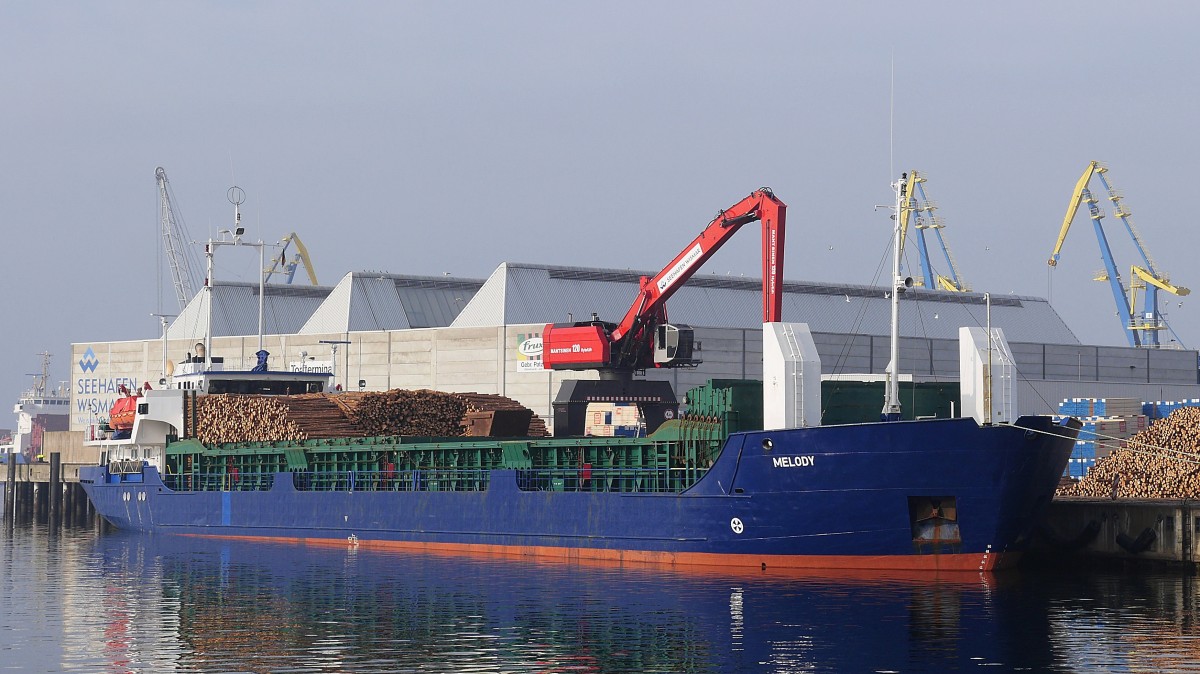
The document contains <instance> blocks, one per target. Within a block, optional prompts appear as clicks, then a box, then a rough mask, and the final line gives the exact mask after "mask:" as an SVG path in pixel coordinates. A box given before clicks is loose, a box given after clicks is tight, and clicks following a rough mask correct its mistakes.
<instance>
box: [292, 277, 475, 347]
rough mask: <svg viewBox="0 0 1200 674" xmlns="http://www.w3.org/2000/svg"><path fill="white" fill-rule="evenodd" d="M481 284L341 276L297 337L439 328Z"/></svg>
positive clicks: (465, 280)
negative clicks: (300, 335)
mask: <svg viewBox="0 0 1200 674" xmlns="http://www.w3.org/2000/svg"><path fill="white" fill-rule="evenodd" d="M482 285H483V281H481V280H478V279H460V278H451V277H445V276H432V277H431V276H401V275H397V274H383V273H371V272H355V273H352V274H346V276H344V277H343V278H342V280H341V281H340V282H339V283H338V284H337V286H336V287H334V289H333V291H332V292H331V293H329V298H328V299H327V300H325V302H323V303H322V304H321V306H320V307H318V308H317V310H316V311H314V312H313V314H312V317H311V318H309V319H308V321H307V322H305V324H304V326H303V327H301V328H300V330H299V332H300V334H307V335H311V334H322V333H336V332H355V331H368V330H403V329H406V328H440V327H445V326H447V325H450V323H451V322H452V321H453V320H454V318H455V317H456V316H458V313H459V312H460V311H462V309H463V307H465V306H466V305H467V303H469V302H470V301H471V298H473V297H474V296H475V293H476V292H478V290H479V288H480V286H482Z"/></svg>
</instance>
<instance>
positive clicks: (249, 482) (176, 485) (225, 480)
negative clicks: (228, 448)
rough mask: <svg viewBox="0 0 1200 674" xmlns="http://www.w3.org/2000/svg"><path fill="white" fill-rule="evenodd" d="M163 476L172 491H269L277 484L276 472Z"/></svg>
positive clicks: (164, 481) (164, 482)
mask: <svg viewBox="0 0 1200 674" xmlns="http://www.w3.org/2000/svg"><path fill="white" fill-rule="evenodd" d="M161 477H162V481H163V484H165V485H166V486H167V488H169V489H171V490H172V491H267V490H268V489H270V488H271V487H272V486H274V484H275V474H274V473H238V472H229V473H227V472H221V473H174V474H167V475H162V476H161Z"/></svg>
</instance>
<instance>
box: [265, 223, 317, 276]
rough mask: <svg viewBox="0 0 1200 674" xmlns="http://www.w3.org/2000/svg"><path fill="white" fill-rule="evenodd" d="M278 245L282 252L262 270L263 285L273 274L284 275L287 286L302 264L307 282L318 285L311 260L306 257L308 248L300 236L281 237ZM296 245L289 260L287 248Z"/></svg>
mask: <svg viewBox="0 0 1200 674" xmlns="http://www.w3.org/2000/svg"><path fill="white" fill-rule="evenodd" d="M279 243H281V244H283V250H281V251H280V252H279V255H278V256H277V257H276V258H275V259H274V260H273V261H272V262H271V266H270V267H268V268H266V269H264V270H263V283H269V282H270V281H271V277H272V276H273V275H275V274H286V275H287V281H285V282H286V283H287V284H288V285H291V283H292V281H293V280H295V278H296V269H297V268H298V267H299V266H300V265H301V264H303V265H304V271H306V272H308V282H309V283H311V284H312V285H320V284H318V283H317V272H316V270H314V269H313V265H312V259H311V258H309V257H308V248H306V247H305V245H304V242H303V241H301V240H300V235H299V234H297V233H295V232H292V233H291V234H288V235H287V236H285V237H283V238H282V239H281V240H280V241H279ZM293 243H294V244H296V252H295V254H294V255H292V258H291V259H290V260H289V259H288V256H287V250H288V246H290V245H292V244H293Z"/></svg>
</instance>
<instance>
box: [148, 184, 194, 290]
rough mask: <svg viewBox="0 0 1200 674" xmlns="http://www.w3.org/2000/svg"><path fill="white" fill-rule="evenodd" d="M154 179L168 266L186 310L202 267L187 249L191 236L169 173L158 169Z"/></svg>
mask: <svg viewBox="0 0 1200 674" xmlns="http://www.w3.org/2000/svg"><path fill="white" fill-rule="evenodd" d="M154 178H155V180H156V181H157V182H158V203H159V228H160V230H161V232H162V239H163V252H164V253H165V254H166V256H167V264H168V265H169V266H170V267H171V280H172V282H173V284H174V286H175V299H176V300H177V301H178V302H179V309H180V311H182V310H183V308H184V307H186V306H187V303H188V302H189V301H191V299H192V296H193V295H195V294H196V290H195V289H196V286H197V283H196V276H195V274H194V273H193V271H192V270H193V269H196V268H198V267H199V262H198V260H197V259H196V255H195V253H193V252H192V249H191V248H188V246H187V242H188V241H190V240H191V236H190V235H189V234H188V231H187V225H185V224H184V222H183V217H182V216H180V215H179V213H178V212H176V210H175V205H174V201H175V199H174V195H173V194H172V191H171V183H170V182H169V181H168V180H167V172H166V170H165V169H163V167H161V166H159V167H158V168H156V169H154Z"/></svg>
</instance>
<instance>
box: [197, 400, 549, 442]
mask: <svg viewBox="0 0 1200 674" xmlns="http://www.w3.org/2000/svg"><path fill="white" fill-rule="evenodd" d="M502 410H503V411H509V412H511V411H513V410H525V411H527V412H528V410H527V408H525V407H524V406H522V405H521V404H520V403H518V402H516V401H514V400H511V399H509V398H505V397H504V396H498V395H491V394H481V393H446V392H443V391H432V390H428V389H421V390H413V391H410V390H404V389H393V390H390V391H380V392H346V393H307V394H303V395H292V396H256V395H236V394H217V395H208V396H202V397H199V398H197V399H196V412H197V414H196V424H195V428H194V432H193V436H194V437H196V438H197V439H198V440H200V441H201V442H203V443H205V444H214V443H225V442H246V441H249V442H274V441H290V442H295V441H302V440H316V439H325V438H344V437H365V436H380V435H405V436H419V437H459V436H461V435H463V434H464V427H465V418H466V415H467V414H468V413H471V412H494V411H502ZM528 414H529V416H531V417H532V421H531V423H530V428H529V433H528V435H529V436H531V437H544V436H546V435H548V432H547V431H546V425H545V422H544V421H543V420H542V419H541V418H539V417H537V416H536V415H534V414H533V413H532V412H528Z"/></svg>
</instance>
